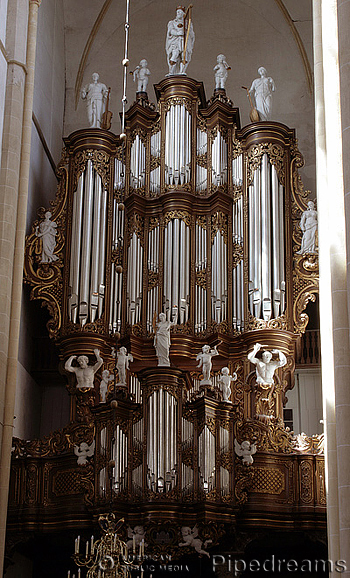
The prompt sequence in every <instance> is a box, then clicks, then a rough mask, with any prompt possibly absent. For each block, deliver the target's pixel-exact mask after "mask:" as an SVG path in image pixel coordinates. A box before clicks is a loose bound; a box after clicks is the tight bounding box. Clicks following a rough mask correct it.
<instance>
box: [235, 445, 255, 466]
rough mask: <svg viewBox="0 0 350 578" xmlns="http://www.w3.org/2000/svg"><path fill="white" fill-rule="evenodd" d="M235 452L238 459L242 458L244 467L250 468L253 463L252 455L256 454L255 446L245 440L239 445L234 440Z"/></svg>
mask: <svg viewBox="0 0 350 578" xmlns="http://www.w3.org/2000/svg"><path fill="white" fill-rule="evenodd" d="M235 452H236V454H237V455H238V456H239V457H242V458H243V459H242V462H243V465H244V466H251V465H252V463H253V458H252V456H253V454H255V453H256V445H255V444H251V443H250V442H249V441H248V440H245V441H244V442H242V443H241V444H239V443H238V441H237V440H236V439H235Z"/></svg>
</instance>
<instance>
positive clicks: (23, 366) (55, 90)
mask: <svg viewBox="0 0 350 578" xmlns="http://www.w3.org/2000/svg"><path fill="white" fill-rule="evenodd" d="M38 14H39V17H38V36H37V50H36V67H35V85H34V103H33V117H35V119H34V120H33V124H32V138H31V168H30V177H29V195H28V212H27V232H29V229H28V227H29V226H30V224H31V223H32V222H33V221H34V220H35V219H36V218H37V210H38V208H39V207H41V206H44V207H47V208H49V206H50V200H53V199H54V197H55V192H56V186H57V180H56V177H55V173H54V167H52V165H51V164H50V160H49V155H50V156H51V157H52V160H53V162H54V164H56V165H57V163H58V162H59V160H60V157H61V151H62V127H63V114H64V92H65V56H64V28H63V7H62V2H60V1H59V0H50V1H48V2H42V4H41V6H40V9H39V12H38ZM43 141H44V142H45V144H46V147H47V149H48V152H47V151H45V148H44V144H43ZM24 291H25V292H26V293H25V294H24V295H23V298H22V315H21V337H20V344H19V364H18V376H17V390H16V412H17V414H16V422H15V435H20V437H24V438H27V439H28V438H31V437H33V436H34V437H37V436H39V435H40V433H41V428H40V416H41V415H42V414H44V415H45V416H46V426H45V427H44V430H45V433H48V431H47V429H48V428H49V431H50V427H51V425H52V423H55V424H56V425H55V426H54V427H59V426H61V425H65V424H62V423H61V422H60V423H59V424H57V420H56V421H55V419H53V420H49V424H50V425H48V424H47V415H50V411H49V410H48V409H47V405H46V403H47V395H46V393H45V391H44V390H45V386H42V385H39V384H38V383H36V382H35V380H34V379H33V378H32V377H31V373H30V372H31V371H32V370H33V368H34V365H33V362H34V360H33V356H32V353H33V350H34V345H33V344H34V340H35V336H36V335H38V334H40V332H42V331H44V332H46V329H45V325H44V324H42V327H41V326H40V329H39V326H38V321H37V317H36V316H35V315H33V313H32V311H33V303H31V302H30V301H29V295H28V291H26V288H25V289H24ZM55 399H56V398H55ZM42 403H43V404H44V409H43V410H42V407H41V404H42ZM59 415H60V414H59ZM31 422H33V423H31ZM19 432H21V434H19Z"/></svg>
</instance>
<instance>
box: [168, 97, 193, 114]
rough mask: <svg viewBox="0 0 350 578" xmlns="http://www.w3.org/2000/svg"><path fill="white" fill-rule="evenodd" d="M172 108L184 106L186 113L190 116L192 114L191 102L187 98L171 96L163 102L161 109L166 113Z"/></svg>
mask: <svg viewBox="0 0 350 578" xmlns="http://www.w3.org/2000/svg"><path fill="white" fill-rule="evenodd" d="M172 106H184V107H185V109H186V110H187V112H189V113H190V114H191V113H192V101H191V100H190V99H189V98H185V97H184V96H171V97H170V98H168V99H167V100H166V101H165V102H164V104H163V107H162V108H163V109H164V112H165V113H166V112H168V111H169V110H170V107H172Z"/></svg>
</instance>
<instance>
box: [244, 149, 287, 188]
mask: <svg viewBox="0 0 350 578" xmlns="http://www.w3.org/2000/svg"><path fill="white" fill-rule="evenodd" d="M264 153H266V154H267V155H268V157H269V159H270V163H271V164H272V165H273V166H274V167H275V169H276V173H277V176H278V180H279V182H280V183H281V184H282V185H284V184H285V180H286V153H285V151H284V149H283V148H282V147H281V146H280V145H278V144H273V143H261V144H257V145H253V146H252V147H251V148H250V149H249V151H248V154H247V157H246V163H247V183H248V185H251V184H252V183H253V180H254V173H255V171H256V170H257V168H258V167H259V166H260V163H261V159H262V156H263V154H264Z"/></svg>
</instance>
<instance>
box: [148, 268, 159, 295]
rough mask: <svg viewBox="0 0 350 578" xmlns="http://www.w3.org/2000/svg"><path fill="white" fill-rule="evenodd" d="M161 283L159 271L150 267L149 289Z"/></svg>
mask: <svg viewBox="0 0 350 578" xmlns="http://www.w3.org/2000/svg"><path fill="white" fill-rule="evenodd" d="M158 284H159V273H156V272H155V271H152V270H151V269H148V289H147V290H148V291H151V289H154V287H156V286H157V285H158Z"/></svg>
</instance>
